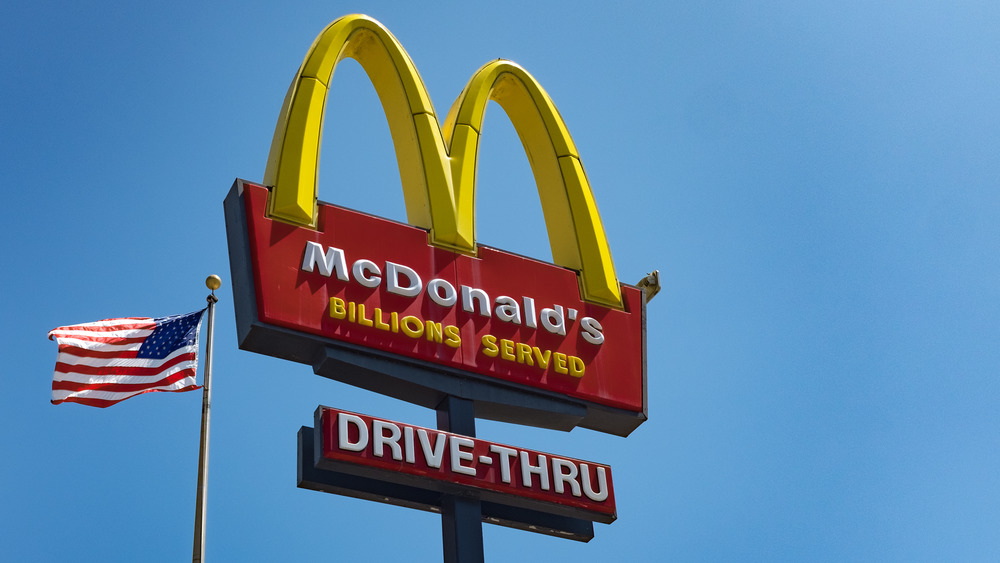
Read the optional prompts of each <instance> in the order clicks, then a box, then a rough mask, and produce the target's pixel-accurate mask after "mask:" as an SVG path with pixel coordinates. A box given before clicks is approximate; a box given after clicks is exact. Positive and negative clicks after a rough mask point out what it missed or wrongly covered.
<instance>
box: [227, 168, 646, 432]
mask: <svg viewBox="0 0 1000 563" xmlns="http://www.w3.org/2000/svg"><path fill="white" fill-rule="evenodd" d="M267 197H268V191H267V189H266V188H263V187H260V186H255V185H252V184H247V183H244V184H243V199H244V205H245V210H246V224H247V231H248V235H249V251H250V261H251V268H252V273H253V280H254V285H255V288H254V290H255V296H256V304H257V316H258V319H259V320H260V321H261V322H263V323H266V324H271V325H275V326H279V327H283V328H288V329H292V330H294V331H300V332H305V333H309V334H313V335H316V336H320V337H324V338H329V339H333V340H337V341H342V342H347V343H350V344H356V345H359V346H362V347H366V348H374V349H377V350H381V351H384V352H389V353H392V354H396V355H399V356H402V357H407V358H413V359H416V360H421V361H426V362H431V363H433V364H437V365H443V366H446V367H449V368H456V369H459V370H462V371H466V372H471V373H474V374H479V375H484V376H489V377H493V378H499V379H502V380H505V381H508V382H512V383H516V384H521V385H526V386H530V387H533V388H537V389H542V390H546V391H552V392H556V393H560V394H564V395H567V396H570V397H573V398H577V399H583V400H586V401H590V402H594V403H597V404H600V405H605V406H608V407H612V408H616V409H623V410H626V411H630V412H635V413H642V412H643V410H644V401H643V399H644V397H643V393H644V390H645V389H644V382H643V367H644V366H643V350H642V338H643V336H642V333H643V327H642V294H641V292H640V291H639V290H638V289H636V288H634V287H629V286H624V285H623V286H622V298H623V303H624V308H623V309H622V310H617V309H609V308H607V307H604V306H600V305H594V304H590V303H586V302H584V301H582V300H581V298H580V292H579V286H578V282H577V275H576V272H573V271H571V270H567V269H564V268H560V267H558V266H554V265H552V264H548V263H545V262H540V261H537V260H532V259H529V258H525V257H522V256H517V255H514V254H510V253H506V252H502V251H499V250H495V249H492V248H489V247H484V246H480V247H479V248H478V255H477V256H468V255H465V254H461V253H457V252H453V251H450V250H446V249H441V248H437V247H434V246H431V245H429V244H428V242H427V232H426V231H424V230H422V229H419V228H415V227H412V226H409V225H405V224H401V223H396V222H393V221H389V220H386V219H382V218H379V217H373V216H371V215H366V214H363V213H359V212H356V211H351V210H348V209H344V208H341V207H336V206H333V205H329V204H324V203H320V204H319V211H318V221H317V227H316V229H310V228H306V227H299V226H293V225H289V224H286V223H282V222H279V221H274V220H271V219H269V218H267V217H266V214H265V211H266V209H267Z"/></svg>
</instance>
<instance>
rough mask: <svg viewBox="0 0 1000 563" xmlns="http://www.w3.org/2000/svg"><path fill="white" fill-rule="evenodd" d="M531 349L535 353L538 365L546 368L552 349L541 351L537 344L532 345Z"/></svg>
mask: <svg viewBox="0 0 1000 563" xmlns="http://www.w3.org/2000/svg"><path fill="white" fill-rule="evenodd" d="M531 350H532V351H533V352H534V353H535V360H537V361H538V367H540V368H542V369H548V367H549V358H551V357H552V350H546V351H544V352H542V351H541V350H539V349H538V347H537V346H532V347H531Z"/></svg>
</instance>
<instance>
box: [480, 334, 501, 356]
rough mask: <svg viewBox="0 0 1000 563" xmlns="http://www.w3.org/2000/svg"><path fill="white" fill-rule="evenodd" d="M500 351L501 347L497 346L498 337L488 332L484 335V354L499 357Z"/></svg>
mask: <svg viewBox="0 0 1000 563" xmlns="http://www.w3.org/2000/svg"><path fill="white" fill-rule="evenodd" d="M499 353H500V349H499V348H497V337H496V336H493V335H492V334H487V335H484V336H483V355H484V356H489V357H490V358H495V357H497V354H499Z"/></svg>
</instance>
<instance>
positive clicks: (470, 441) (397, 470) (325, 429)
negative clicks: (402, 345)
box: [317, 407, 616, 523]
mask: <svg viewBox="0 0 1000 563" xmlns="http://www.w3.org/2000/svg"><path fill="white" fill-rule="evenodd" d="M317 425H318V427H319V428H320V429H321V443H322V449H321V451H320V452H319V461H318V464H317V465H319V466H323V465H325V464H326V465H328V464H330V463H333V464H335V465H336V466H337V467H338V468H340V469H343V465H342V464H349V465H354V466H362V467H364V468H367V469H365V470H363V471H361V472H362V473H366V474H370V473H371V471H370V470H374V471H375V472H377V473H379V475H380V478H387V479H389V480H393V479H396V480H405V479H407V478H419V479H421V480H429V481H434V482H440V483H448V484H457V485H461V486H464V487H470V488H474V489H477V490H479V491H480V493H482V494H483V495H484V496H485V497H486V498H489V495H495V494H499V495H505V496H507V495H513V496H516V497H522V498H524V499H528V501H529V502H532V503H535V504H536V506H541V507H544V509H547V510H552V508H553V507H563V508H564V509H565V510H566V511H568V512H572V513H574V514H582V513H586V514H587V515H588V516H590V517H592V519H593V520H595V521H598V522H604V523H610V522H613V521H614V520H615V518H616V509H615V495H614V488H613V485H612V481H611V468H610V467H608V466H607V465H603V464H599V463H593V462H589V461H581V460H577V459H572V458H567V457H562V456H557V455H553V454H547V453H541V452H536V451H532V450H526V449H523V448H514V447H511V446H505V445H502V444H495V443H492V442H487V441H485V440H479V439H476V438H471V437H468V436H462V435H459V434H453V433H450V432H444V431H441V430H434V429H430V428H421V427H417V426H411V425H408V424H403V423H400V422H392V421H389V420H384V419H380V418H374V417H370V416H366V415H362V414H355V413H350V412H345V411H341V410H337V409H331V408H326V407H321V409H320V412H319V413H318V416H317ZM400 476H403V477H400ZM581 511H582V512H581Z"/></svg>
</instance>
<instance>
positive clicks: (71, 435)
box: [0, 0, 1000, 561]
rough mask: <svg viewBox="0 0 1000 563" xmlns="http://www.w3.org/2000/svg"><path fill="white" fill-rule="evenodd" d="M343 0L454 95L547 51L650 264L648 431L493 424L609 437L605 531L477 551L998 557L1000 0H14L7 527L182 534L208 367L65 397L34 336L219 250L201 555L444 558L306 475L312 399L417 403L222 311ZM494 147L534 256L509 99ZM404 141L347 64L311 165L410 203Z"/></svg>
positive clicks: (156, 307)
mask: <svg viewBox="0 0 1000 563" xmlns="http://www.w3.org/2000/svg"><path fill="white" fill-rule="evenodd" d="M353 12H361V13H367V14H369V15H371V16H373V17H375V18H376V19H379V20H380V21H381V22H382V23H383V24H385V25H386V26H387V27H388V28H389V29H390V30H391V31H392V32H393V33H394V34H395V35H396V37H397V38H398V39H399V40H400V42H401V43H402V45H403V46H404V47H405V48H406V49H407V51H408V52H409V54H410V56H411V57H412V58H413V60H414V61H415V63H416V65H417V68H418V69H419V70H420V72H421V74H422V76H423V78H424V81H425V82H426V84H427V86H428V89H429V91H430V94H431V98H432V100H433V102H434V104H435V107H436V108H437V110H438V113H439V114H441V115H443V114H444V113H445V112H446V111H447V108H448V107H449V106H450V104H451V102H452V101H453V100H454V98H455V96H457V94H458V93H459V92H460V91H461V88H462V87H463V86H464V85H465V83H466V81H467V80H468V78H469V77H470V76H471V75H472V73H473V72H474V71H475V70H476V69H477V68H479V66H480V65H482V64H483V63H485V62H487V61H489V60H491V59H494V58H509V59H512V60H514V61H516V62H518V63H520V64H521V65H522V66H524V67H525V68H527V69H528V70H529V71H530V72H531V73H532V74H534V76H535V77H536V78H537V79H538V80H539V81H540V82H541V84H542V85H543V86H544V87H545V88H546V89H547V90H548V92H549V94H550V95H551V96H552V98H553V100H554V101H555V103H556V105H557V107H558V108H559V110H560V112H561V114H562V115H563V117H564V118H565V121H566V123H567V124H568V126H569V129H570V131H571V132H572V134H573V137H574V140H575V141H576V144H577V146H578V148H579V150H580V154H581V156H582V159H583V163H584V166H585V167H586V170H587V174H588V177H589V179H590V182H591V184H592V187H593V189H594V193H595V197H596V199H597V203H598V205H599V207H600V210H601V214H602V217H603V219H604V223H605V227H606V229H607V232H608V238H609V241H610V244H611V249H612V253H613V254H614V258H615V265H616V267H617V272H618V275H619V277H620V279H621V280H622V281H624V282H630V283H632V282H635V281H637V280H638V279H640V278H641V277H642V276H643V275H644V274H645V273H646V272H647V271H649V270H651V269H654V268H655V269H659V270H660V271H661V273H662V278H663V285H664V289H663V291H662V292H661V294H660V295H659V296H657V298H656V299H655V300H654V301H653V302H652V303H651V304H650V306H649V310H648V315H649V317H648V342H649V354H648V370H649V382H648V391H649V415H650V419H649V421H648V422H646V423H645V424H643V425H642V426H641V427H640V428H639V429H638V430H636V431H635V432H634V433H633V434H632V435H631V436H630V437H628V438H627V439H623V438H619V437H614V436H605V435H602V434H599V433H596V432H592V431H588V430H579V429H578V430H575V431H573V432H570V433H561V432H556V431H550V430H539V429H531V428H523V427H518V426H513V425H507V424H500V423H493V422H484V421H481V422H480V423H479V426H478V433H479V436H480V437H482V438H484V439H487V440H491V441H494V442H500V443H506V444H513V445H518V446H522V447H525V448H531V449H535V450H540V451H550V452H555V453H559V454H563V455H567V456H572V457H578V458H583V459H592V460H595V461H600V462H604V463H608V464H610V465H611V467H612V470H613V474H614V480H615V492H616V496H617V502H618V511H619V519H618V521H616V522H615V523H613V524H611V525H596V530H595V531H596V537H595V538H594V539H593V540H592V541H591V542H590V543H589V544H578V543H576V542H570V541H565V540H560V539H555V538H550V537H547V536H538V535H535V534H531V533H527V532H520V531H515V530H509V529H504V528H498V527H495V526H486V527H485V529H484V538H485V539H484V541H485V549H486V556H487V559H488V560H499V559H501V558H513V557H516V558H518V559H520V560H523V561H544V560H552V559H553V558H559V559H560V560H562V559H566V560H570V559H572V560H582V561H598V560H606V561H607V560H637V559H638V558H640V557H645V558H648V559H652V560H667V559H669V560H677V561H747V560H769V561H802V560H811V561H812V560H818V561H844V560H890V561H919V560H923V561H941V560H961V561H977V560H978V561H995V560H997V559H1000V536H998V535H997V533H996V530H997V529H998V527H1000V414H998V413H1000V408H998V405H1000V382H998V377H997V375H998V372H1000V347H998V346H997V339H998V336H1000V283H998V281H1000V261H998V256H1000V248H998V246H1000V236H998V235H1000V232H998V230H1000V229H998V224H1000V221H998V220H997V219H998V212H1000V189H998V188H1000V159H998V156H997V155H998V154H1000V105H998V103H997V100H998V99H1000V58H998V53H1000V35H998V34H997V32H996V30H997V29H998V28H1000V7H998V5H997V4H996V3H991V2H881V3H876V4H870V3H862V2H846V3H838V4H827V5H819V4H818V3H803V2H781V1H776V2H764V3H754V4H750V3H747V4H743V5H738V6H734V5H732V3H728V2H687V3H676V2H648V3H628V4H623V5H621V6H619V7H614V8H613V7H610V5H607V4H605V3H587V2H574V3H569V2H566V3H563V2H553V3H540V2H507V3H503V4H489V5H486V4H483V5H480V4H473V3H439V4H434V5H433V6H432V5H429V4H428V5H423V4H418V3H402V2H400V3H391V2H366V1H361V2H356V3H351V4H347V3H339V2H326V3H320V2H301V3H274V4H273V5H267V4H263V3H256V2H250V3H247V2H240V3H236V2H220V3H211V4H206V3H195V2H183V1H182V2H174V3H168V4H136V3H125V2H100V3H97V2H76V3H71V4H67V3H56V2H47V1H44V0H42V1H32V2H26V1H23V0H14V2H13V3H7V4H6V5H5V6H4V8H2V9H0V14H2V17H0V47H2V49H0V53H2V54H0V75H2V76H3V77H4V78H3V79H2V80H0V94H2V99H3V104H4V108H5V110H6V111H3V112H0V154H2V155H3V156H2V158H0V174H2V175H0V178H2V179H3V181H4V183H5V189H4V193H5V199H4V204H5V206H6V209H7V213H6V214H5V219H4V221H3V222H2V226H0V229H2V233H3V235H4V239H5V240H6V241H7V243H6V244H4V245H3V248H4V250H3V262H4V264H5V267H4V268H3V269H2V270H0V280H2V285H0V287H2V288H3V290H4V293H5V296H4V299H3V300H2V301H0V313H2V318H3V322H2V324H0V327H2V328H0V330H2V340H3V342H4V343H5V344H4V346H3V352H2V353H3V360H4V361H3V364H4V366H5V369H4V372H5V376H6V377H5V381H6V382H7V383H8V384H9V385H8V386H7V387H6V388H5V392H4V393H3V394H0V420H2V421H3V430H2V431H0V447H2V450H3V452H4V461H3V462H2V463H0V546H2V547H0V553H2V558H3V559H5V560H11V561H67V560H70V561H137V560H141V561H178V560H183V559H184V558H186V557H187V556H188V554H189V553H190V550H191V536H192V527H193V517H194V514H193V513H194V496H195V479H196V464H197V448H198V424H199V414H200V402H201V394H200V393H186V394H177V395H173V394H169V395H168V394H150V395H144V396H141V397H137V398H134V399H130V400H128V401H126V402H124V403H121V404H119V405H117V406H114V407H112V408H109V409H94V408H89V407H83V406H79V405H60V406H53V405H51V404H49V394H50V386H51V374H52V367H53V364H54V360H55V354H56V350H55V344H54V343H53V342H50V341H48V340H47V339H46V334H47V332H48V331H49V330H50V329H52V328H54V327H56V326H59V325H63V324H69V323H76V322H85V321H90V320H97V319H100V318H107V317H115V316H143V315H148V316H163V315H169V314H177V313H183V312H188V311H193V310H195V309H198V308H200V307H202V306H203V303H204V297H205V294H206V293H207V291H206V290H205V289H204V285H203V280H204V278H205V276H207V275H208V274H211V273H217V274H219V275H220V276H222V278H223V287H222V289H221V290H220V291H219V296H220V298H221V301H220V303H219V306H218V310H217V319H218V323H217V329H216V350H215V353H216V358H215V364H214V374H213V375H214V380H213V381H214V385H213V409H212V413H213V420H212V424H213V427H212V436H211V440H212V441H211V447H212V451H211V466H210V475H209V484H210V488H209V496H208V502H209V515H208V543H207V560H210V561H278V560H281V561H298V560H305V559H307V558H317V557H322V558H326V559H331V560H345V561H356V560H388V559H392V558H402V559H406V560H417V561H437V560H440V558H441V538H440V519H439V518H438V517H437V516H435V515H432V514H429V513H423V512H417V511H412V510H408V509H404V508H399V507H393V506H387V505H381V504H376V503H370V502H364V501H359V500H354V499H349V498H344V497H337V496H332V495H326V494H322V493H317V492H313V491H306V490H300V489H298V488H296V487H295V433H296V431H297V429H298V427H299V426H301V425H308V424H310V423H311V417H312V412H313V410H314V409H315V408H316V406H317V405H319V404H326V405H330V406H334V407H337V408H343V409H347V410H352V411H356V412H361V413H365V414H369V415H372V416H376V417H381V418H387V419H392V420H398V421H402V422H406V423H408V424H416V425H421V426H433V425H434V416H433V413H432V412H431V411H429V410H427V409H423V408H420V407H416V406H412V405H408V404H406V403H403V402H400V401H397V400H394V399H389V398H385V397H381V396H377V395H374V394H372V393H370V392H367V391H362V390H359V389H354V388H351V387H348V386H346V385H344V384H341V383H337V382H333V381H329V380H326V379H322V378H319V377H317V376H315V375H313V374H312V373H311V370H310V369H309V368H308V367H307V366H303V365H299V364H293V363H289V362H284V361H279V360H275V359H272V358H268V357H264V356H260V355H256V354H252V353H249V352H242V351H239V350H238V349H237V348H236V343H235V324H234V317H233V310H232V302H231V293H230V290H229V287H230V286H229V281H230V280H229V266H228V255H227V250H226V242H225V229H224V221H223V213H222V200H223V197H224V196H225V194H226V193H227V191H228V189H229V187H230V186H231V184H232V183H233V180H234V179H235V178H237V177H240V178H245V179H247V180H250V181H260V180H261V179H262V176H263V170H264V165H265V161H266V157H267V151H268V147H269V145H270V141H271V135H272V133H273V129H274V124H275V120H276V118H277V114H278V111H279V109H280V104H281V101H282V99H283V96H284V94H285V90H286V89H287V87H288V84H289V81H290V80H291V79H292V77H293V74H294V73H295V71H296V69H297V68H298V65H299V64H300V62H301V60H302V57H303V56H304V55H305V52H306V50H307V48H308V47H309V45H310V43H311V42H312V40H313V38H314V37H315V36H316V34H318V33H319V31H320V30H322V29H323V27H325V26H326V24H327V23H329V22H330V21H332V20H333V19H335V18H337V17H339V16H341V15H344V14H347V13H353ZM481 155H482V157H481V158H482V164H481V167H480V169H479V186H480V187H479V191H478V194H479V199H478V202H477V205H478V210H479V218H480V220H479V227H478V228H479V232H478V239H479V241H480V242H483V243H486V244H490V245H493V246H497V247H500V248H504V249H507V250H511V251H514V252H518V253H523V254H527V255H530V256H537V257H540V258H545V259H548V258H549V250H548V244H547V241H546V238H545V230H544V225H543V222H542V218H541V212H540V207H539V206H538V203H537V201H538V200H537V196H536V195H535V188H534V181H533V179H532V177H531V174H530V170H529V167H528V164H527V159H526V158H525V156H524V153H523V151H522V150H521V148H520V145H519V143H518V141H517V139H516V136H515V135H514V132H513V128H512V127H511V125H510V123H509V121H507V119H506V116H505V115H504V114H503V111H502V110H501V109H499V107H498V106H495V105H493V106H491V107H490V110H489V111H488V112H487V118H486V124H485V126H484V135H483V142H482V148H481ZM394 159H395V157H394V153H393V150H392V145H391V142H390V139H389V134H388V127H387V126H386V124H385V120H384V117H383V115H382V114H381V108H380V106H379V104H378V101H377V99H376V98H375V95H374V91H373V89H372V88H371V86H370V83H368V81H367V79H366V78H365V76H364V74H363V72H362V71H361V70H360V67H359V66H357V65H356V64H353V63H348V64H344V65H342V66H341V67H338V70H337V73H336V76H335V78H334V82H333V90H332V92H331V96H330V101H329V105H328V109H327V124H326V130H325V136H324V139H323V159H322V162H321V168H320V197H321V198H322V199H324V200H327V201H331V202H333V203H337V204H340V205H345V206H348V207H354V208H357V209H361V210H363V211H367V212H371V213H375V214H378V215H383V216H386V217H390V218H395V219H403V217H404V212H403V202H402V195H401V191H400V189H399V175H398V171H397V169H396V165H395V160H394ZM511 205H514V206H516V209H517V216H518V217H520V218H522V219H520V220H517V221H515V220H514V219H513V218H512V215H511V213H510V212H509V211H508V212H505V210H509V209H510V206H511ZM512 226H516V229H511V227H512Z"/></svg>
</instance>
